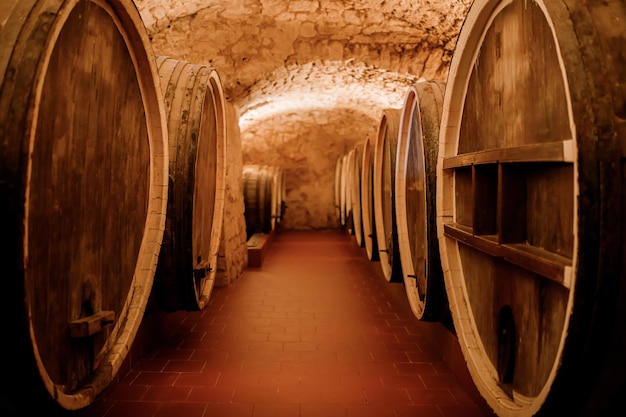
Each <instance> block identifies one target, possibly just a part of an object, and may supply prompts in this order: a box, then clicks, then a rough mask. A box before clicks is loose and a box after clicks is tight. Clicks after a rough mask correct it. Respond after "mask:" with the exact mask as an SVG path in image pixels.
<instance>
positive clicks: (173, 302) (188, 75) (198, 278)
mask: <svg viewBox="0 0 626 417" xmlns="http://www.w3.org/2000/svg"><path fill="white" fill-rule="evenodd" d="M156 63H157V70H158V71H159V77H160V81H161V89H162V91H163V96H164V102H165V107H166V113H167V117H168V130H169V139H170V140H169V149H170V152H169V156H170V161H169V173H170V175H169V177H170V178H169V183H170V185H169V198H168V215H167V218H166V223H165V232H164V239H163V245H162V247H161V253H160V256H159V263H158V265H157V273H156V276H155V285H154V291H153V293H154V295H155V299H156V302H157V304H158V306H159V308H160V309H161V310H163V311H169V312H172V311H178V310H186V311H198V310H202V309H204V308H205V307H206V305H207V303H208V301H209V299H210V296H211V293H212V291H213V287H214V284H215V275H216V273H217V257H218V252H219V245H220V239H221V234H222V228H223V218H224V202H225V191H226V185H225V182H226V121H225V109H224V103H225V99H224V93H223V90H222V83H221V80H220V77H219V75H218V73H217V71H216V70H215V69H214V68H211V67H208V66H205V65H200V64H194V63H191V62H187V61H183V60H178V59H173V58H171V57H169V56H158V57H157V58H156ZM198 187H202V188H203V191H204V192H202V193H201V192H200V190H199V189H198ZM207 200H208V201H207ZM207 232H208V233H207ZM198 259H200V261H198Z"/></svg>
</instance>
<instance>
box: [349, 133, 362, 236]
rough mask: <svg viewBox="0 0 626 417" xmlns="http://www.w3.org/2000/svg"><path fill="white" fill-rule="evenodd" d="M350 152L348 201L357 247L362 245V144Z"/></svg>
mask: <svg viewBox="0 0 626 417" xmlns="http://www.w3.org/2000/svg"><path fill="white" fill-rule="evenodd" d="M351 152H352V163H351V167H352V168H351V170H350V202H351V205H352V233H353V234H354V238H355V240H356V243H357V245H358V246H359V247H363V219H362V210H361V167H362V164H363V144H362V143H359V144H357V145H356V146H355V147H354V149H353V150H352V151H351Z"/></svg>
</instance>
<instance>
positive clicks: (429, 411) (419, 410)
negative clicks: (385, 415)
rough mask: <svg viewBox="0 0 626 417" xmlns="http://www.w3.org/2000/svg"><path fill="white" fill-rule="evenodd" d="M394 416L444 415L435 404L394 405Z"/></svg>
mask: <svg viewBox="0 0 626 417" xmlns="http://www.w3.org/2000/svg"><path fill="white" fill-rule="evenodd" d="M393 409H394V411H395V413H396V417H444V415H443V414H441V410H440V409H439V407H437V406H436V405H394V407H393Z"/></svg>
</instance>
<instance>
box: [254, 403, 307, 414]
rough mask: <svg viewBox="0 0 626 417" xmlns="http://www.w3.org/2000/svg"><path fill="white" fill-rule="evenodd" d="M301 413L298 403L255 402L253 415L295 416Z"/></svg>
mask: <svg viewBox="0 0 626 417" xmlns="http://www.w3.org/2000/svg"><path fill="white" fill-rule="evenodd" d="M299 415H300V406H299V405H298V404H255V405H254V409H253V410H252V417H294V416H299Z"/></svg>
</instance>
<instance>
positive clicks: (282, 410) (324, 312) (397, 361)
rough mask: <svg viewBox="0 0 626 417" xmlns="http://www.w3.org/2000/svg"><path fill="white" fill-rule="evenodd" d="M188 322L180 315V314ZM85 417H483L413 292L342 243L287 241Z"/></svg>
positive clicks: (340, 236)
mask: <svg viewBox="0 0 626 417" xmlns="http://www.w3.org/2000/svg"><path fill="white" fill-rule="evenodd" d="M179 313H180V314H179ZM179 313H175V314H178V317H180V320H177V322H176V323H177V326H178V328H176V329H172V336H171V337H170V338H169V341H168V342H167V343H166V344H160V345H159V347H158V349H156V350H154V351H152V352H151V353H149V354H146V355H144V356H143V357H142V358H141V359H139V360H138V361H136V363H135V364H134V366H132V368H130V371H129V372H127V373H126V372H125V373H124V375H120V376H119V377H118V378H116V381H115V383H113V384H111V385H109V387H108V388H107V389H106V390H105V391H104V392H103V393H102V395H100V396H99V397H98V399H96V401H94V402H93V403H92V404H91V405H90V406H89V407H87V408H85V409H82V410H80V411H78V412H74V413H72V414H71V415H72V416H75V415H77V416H81V417H339V416H341V417H366V416H367V417H409V416H411V417H479V416H480V417H483V416H490V415H491V414H490V413H488V412H487V411H486V408H485V407H486V406H485V405H484V404H480V401H479V400H478V401H477V398H476V395H477V394H476V393H473V394H471V393H470V392H469V391H468V390H467V389H465V388H464V387H466V384H461V383H460V382H459V379H458V378H457V375H456V374H455V373H454V372H452V371H451V370H450V369H449V368H448V367H447V366H446V364H445V362H444V361H443V360H442V359H441V356H440V355H441V352H440V351H439V349H435V348H434V347H433V346H432V345H430V344H429V342H428V340H427V338H426V337H425V336H424V329H426V327H425V326H432V325H439V324H438V323H422V322H420V321H418V320H417V319H416V318H415V317H414V316H413V314H412V312H411V310H410V307H409V305H408V301H407V299H406V294H405V292H404V288H403V284H392V283H388V282H387V281H385V279H384V278H383V275H382V272H380V268H379V265H378V263H377V262H371V261H369V260H368V259H367V256H366V254H365V249H363V248H360V247H358V246H357V245H356V243H355V240H354V238H353V237H351V236H350V235H348V234H346V233H345V232H343V231H324V232H277V233H275V234H274V236H273V241H272V242H271V245H270V246H269V250H268V252H267V255H266V256H265V258H264V261H263V265H262V267H260V268H248V269H247V270H246V271H245V272H244V274H243V275H242V276H241V278H240V279H239V280H238V281H236V282H235V283H234V284H232V285H230V286H228V287H223V288H222V287H218V288H215V289H214V290H213V293H212V295H211V300H210V303H209V305H208V307H207V308H205V309H204V310H203V311H200V312H179Z"/></svg>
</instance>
